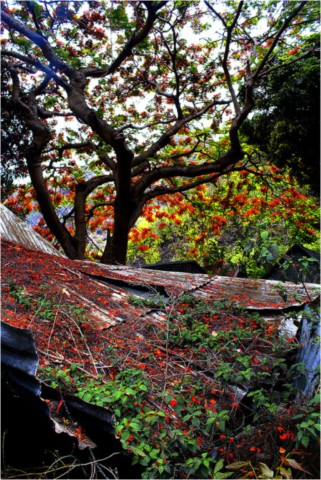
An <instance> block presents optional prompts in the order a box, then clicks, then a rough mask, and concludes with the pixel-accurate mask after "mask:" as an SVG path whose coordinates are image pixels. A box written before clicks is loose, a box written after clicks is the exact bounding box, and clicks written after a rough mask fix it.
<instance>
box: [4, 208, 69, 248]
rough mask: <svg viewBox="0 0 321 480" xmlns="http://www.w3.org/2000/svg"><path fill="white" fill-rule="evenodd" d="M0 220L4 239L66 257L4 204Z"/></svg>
mask: <svg viewBox="0 0 321 480" xmlns="http://www.w3.org/2000/svg"><path fill="white" fill-rule="evenodd" d="M0 219H1V221H0V236H1V237H2V238H5V239H7V240H9V241H11V242H15V243H19V244H20V245H25V246H26V247H29V248H33V249H35V250H40V251H42V252H45V253H51V254H52V255H57V256H58V257H64V256H65V255H64V254H63V253H61V252H58V250H56V249H55V248H54V247H53V246H52V245H51V244H50V243H49V242H47V240H45V239H44V238H42V237H41V236H40V235H39V234H38V233H37V232H35V231H34V230H33V229H32V228H31V226H30V225H28V224H27V223H26V222H24V221H22V220H20V218H18V217H17V216H16V215H14V214H13V213H12V212H10V210H9V209H8V208H7V207H5V206H4V205H2V204H0Z"/></svg>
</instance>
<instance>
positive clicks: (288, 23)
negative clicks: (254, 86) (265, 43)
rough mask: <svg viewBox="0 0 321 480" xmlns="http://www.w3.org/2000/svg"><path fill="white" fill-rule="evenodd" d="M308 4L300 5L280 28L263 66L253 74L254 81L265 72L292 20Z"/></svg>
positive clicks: (262, 63)
mask: <svg viewBox="0 0 321 480" xmlns="http://www.w3.org/2000/svg"><path fill="white" fill-rule="evenodd" d="M307 3H308V2H307V1H305V2H301V3H300V4H299V6H298V7H297V8H296V9H295V10H294V11H293V12H292V13H291V15H289V16H288V17H287V18H286V19H285V20H284V22H283V25H282V26H281V27H280V28H279V30H278V32H277V33H276V35H275V36H274V39H273V42H272V44H271V46H270V48H269V50H268V51H267V52H266V54H265V56H264V58H263V60H262V62H261V64H260V65H259V67H258V68H257V70H256V72H255V73H254V74H253V80H254V81H256V80H257V78H258V77H259V74H260V73H261V71H262V70H263V68H264V67H265V65H266V63H267V61H268V59H269V57H270V55H271V54H272V52H273V50H274V49H275V47H276V45H277V44H278V41H279V39H280V37H281V35H282V33H283V32H284V31H285V30H286V29H287V28H288V26H289V25H290V24H291V22H292V20H293V19H294V18H295V17H296V16H297V14H298V13H299V12H300V11H301V10H302V8H304V6H305V5H306V4H307Z"/></svg>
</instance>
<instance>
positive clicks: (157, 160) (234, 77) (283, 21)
mask: <svg viewBox="0 0 321 480" xmlns="http://www.w3.org/2000/svg"><path fill="white" fill-rule="evenodd" d="M1 7H2V17H1V19H2V22H3V27H4V29H5V33H4V35H3V38H2V40H1V42H2V46H3V52H2V69H3V83H4V87H3V97H4V112H3V124H4V127H5V129H6V134H5V143H4V147H5V148H4V165H5V174H6V177H7V181H6V182H5V184H4V187H5V188H7V189H8V188H9V187H10V182H11V180H12V178H13V177H15V176H17V175H18V174H19V172H20V173H21V174H24V171H25V168H27V169H28V172H29V175H30V178H31V182H32V187H27V189H26V190H25V195H24V198H26V201H25V202H23V201H22V202H20V204H19V205H18V208H20V209H22V210H23V209H27V210H29V209H31V210H32V209H33V208H34V207H35V202H37V203H38V205H39V208H40V211H41V214H42V216H43V217H42V218H41V219H40V222H41V223H42V224H43V225H42V226H46V228H48V229H49V230H50V234H51V235H53V236H54V237H55V238H56V239H57V240H58V242H59V243H60V245H61V247H62V248H63V250H64V251H65V253H66V254H67V255H68V256H69V257H70V258H83V257H84V256H85V255H86V254H87V253H88V246H89V244H90V242H89V240H88V228H90V229H95V228H96V229H97V228H101V229H102V230H103V231H104V232H105V237H104V245H103V249H102V253H101V254H100V259H101V261H103V262H117V263H124V262H125V261H126V254H127V245H128V235H129V233H130V232H131V229H132V228H133V227H134V225H135V223H136V221H137V219H138V218H139V217H140V216H141V215H147V216H148V212H149V202H151V201H153V200H154V199H158V202H159V203H161V202H164V201H167V199H168V198H170V197H169V196H170V195H173V194H175V193H178V192H180V193H184V192H188V191H190V190H191V189H192V188H194V187H197V186H199V185H206V184H208V185H210V184H212V182H215V181H216V179H217V178H219V177H221V176H224V175H226V174H228V173H229V172H231V171H235V170H244V169H245V170H246V169H251V170H254V171H256V168H254V169H253V168H252V167H253V163H254V164H255V163H256V162H257V156H256V155H253V152H251V151H249V150H244V148H243V146H242V144H241V140H240V134H239V132H240V128H241V127H242V125H243V124H244V121H245V120H246V118H247V117H248V116H249V114H250V112H251V111H252V110H253V109H254V107H255V91H256V89H257V87H259V86H262V85H263V86H264V85H272V83H271V78H270V76H269V74H270V73H271V72H272V71H273V72H274V71H275V70H276V69H280V70H279V71H280V72H281V71H282V68H284V67H286V68H287V72H288V75H290V74H291V68H292V66H293V63H294V62H295V61H297V60H300V59H303V58H304V59H306V58H308V57H309V56H311V55H313V54H314V52H315V49H316V48H317V45H318V40H317V37H315V35H314V34H313V33H314V32H315V30H316V28H317V26H318V23H317V20H318V12H319V5H318V3H317V2H274V1H265V2H264V3H262V2H251V3H248V2H242V1H241V2H239V3H237V2H230V1H226V2H221V3H220V4H219V5H212V4H211V3H210V2H207V1H204V2H200V3H195V2H180V1H176V2H172V1H159V2H154V1H153V2H145V1H139V2H130V1H129V2H123V1H121V2H117V1H116V2H82V4H81V8H79V2H60V3H58V4H57V2H44V1H32V2H2V3H1ZM298 45H299V47H298ZM291 98H292V97H291ZM293 100H294V99H293ZM23 159H25V160H23ZM22 160H23V162H25V163H21V162H22ZM8 193H10V192H8V191H6V192H5V195H7V196H8ZM164 195H165V196H166V197H164ZM192 195H194V193H193V194H192ZM16 198H17V197H15V196H13V197H11V198H10V197H9V199H8V205H14V204H15V203H16ZM161 198H163V200H161ZM164 198H165V200H164ZM175 198H179V197H175ZM21 199H22V198H21V196H20V197H19V200H21ZM191 208H192V207H191ZM215 215H220V213H219V212H217V213H215ZM41 223H40V225H39V227H41ZM131 235H133V233H131ZM143 246H144V245H142V247H143Z"/></svg>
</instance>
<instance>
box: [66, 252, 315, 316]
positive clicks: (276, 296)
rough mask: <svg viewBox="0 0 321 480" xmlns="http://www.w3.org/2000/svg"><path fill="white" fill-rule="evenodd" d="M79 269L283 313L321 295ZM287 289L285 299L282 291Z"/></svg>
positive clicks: (275, 285)
mask: <svg viewBox="0 0 321 480" xmlns="http://www.w3.org/2000/svg"><path fill="white" fill-rule="evenodd" d="M75 263H76V264H77V265H78V267H77V268H78V269H79V270H80V271H82V272H87V273H89V274H91V275H96V276H98V277H100V278H101V279H103V278H105V279H106V280H109V279H110V280H118V281H123V282H126V283H127V284H129V285H131V286H140V285H141V286H149V287H150V289H151V291H152V289H153V286H155V287H164V289H165V290H166V292H167V294H168V295H169V296H170V295H180V294H183V293H192V294H193V295H195V296H197V297H202V298H204V299H205V300H206V299H207V300H214V299H222V298H225V299H227V300H228V301H230V302H233V303H234V304H236V305H238V306H241V307H245V308H247V309H251V310H284V309H287V308H290V307H295V306H300V305H302V304H303V303H305V302H308V301H310V299H311V298H316V297H317V296H318V295H319V293H320V286H319V285H316V284H306V285H305V286H304V287H303V286H302V285H299V284H294V283H291V282H286V283H284V284H282V286H281V285H280V282H278V281H273V280H258V279H251V278H237V277H223V276H212V275H204V274H189V273H181V272H162V271H155V270H148V269H145V268H144V269H139V268H133V267H125V266H112V265H102V264H95V263H93V262H78V261H77V262H75ZM284 289H285V290H286V296H285V295H284V294H283V290H284Z"/></svg>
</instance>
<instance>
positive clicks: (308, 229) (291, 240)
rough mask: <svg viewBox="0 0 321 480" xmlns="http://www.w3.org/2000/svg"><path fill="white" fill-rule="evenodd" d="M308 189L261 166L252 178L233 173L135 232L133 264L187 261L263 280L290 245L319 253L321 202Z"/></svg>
mask: <svg viewBox="0 0 321 480" xmlns="http://www.w3.org/2000/svg"><path fill="white" fill-rule="evenodd" d="M306 190H307V188H305V189H303V188H301V187H300V185H299V184H298V182H297V181H296V180H295V178H293V177H290V176H289V175H288V174H285V175H284V174H283V173H282V171H281V170H280V169H278V168H277V167H275V166H274V165H264V166H261V168H260V169H259V171H258V174H257V175H256V176H255V177H253V175H251V174H250V173H249V172H247V171H246V170H243V171H241V172H232V173H230V174H228V175H226V176H225V177H222V178H220V179H219V180H218V181H217V182H216V184H215V186H213V185H211V186H207V187H205V186H204V185H200V186H199V187H197V188H196V189H194V190H192V191H190V192H188V194H185V196H184V197H183V196H182V194H176V196H174V195H171V197H170V198H168V200H167V202H166V203H165V202H163V204H164V206H162V205H154V206H153V209H152V212H151V213H152V214H151V215H149V221H147V220H146V219H142V220H141V221H140V222H139V224H138V226H137V227H136V228H133V229H132V231H131V234H130V242H129V254H128V257H129V260H131V261H136V262H137V263H138V262H140V261H141V260H140V257H141V253H142V252H144V260H145V261H146V263H154V262H159V261H173V260H186V258H190V259H196V260H197V261H199V262H200V263H201V265H203V266H205V268H206V269H207V270H208V271H214V272H216V273H217V272H221V273H222V274H225V273H226V272H227V271H229V270H236V269H237V270H238V271H239V275H242V274H243V275H246V276H252V277H253V276H254V277H257V278H263V277H264V275H265V274H266V273H267V271H268V270H269V268H270V267H271V266H272V265H274V264H275V262H276V260H278V259H279V258H280V257H281V256H282V255H283V254H284V253H285V252H286V251H287V250H288V249H289V248H290V247H291V246H293V244H295V243H301V244H305V245H306V246H308V247H310V248H313V249H316V250H317V249H318V248H319V247H320V244H319V239H320V235H319V218H320V211H319V208H318V207H319V201H318V199H317V198H315V197H311V196H310V195H307V192H306ZM178 195H180V196H181V197H182V198H177V196H178ZM165 205H166V206H165ZM191 216H192V217H193V222H191Z"/></svg>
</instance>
